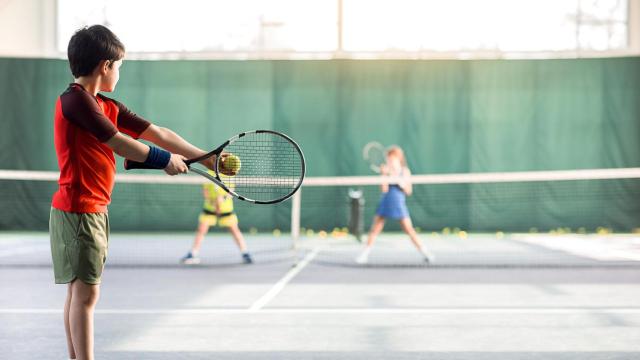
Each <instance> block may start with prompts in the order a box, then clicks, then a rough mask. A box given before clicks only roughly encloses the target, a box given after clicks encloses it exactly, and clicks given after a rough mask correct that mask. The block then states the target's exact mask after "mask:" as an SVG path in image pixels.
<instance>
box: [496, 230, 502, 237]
mask: <svg viewBox="0 0 640 360" xmlns="http://www.w3.org/2000/svg"><path fill="white" fill-rule="evenodd" d="M503 237H504V233H503V232H502V231H496V238H498V239H502V238H503Z"/></svg>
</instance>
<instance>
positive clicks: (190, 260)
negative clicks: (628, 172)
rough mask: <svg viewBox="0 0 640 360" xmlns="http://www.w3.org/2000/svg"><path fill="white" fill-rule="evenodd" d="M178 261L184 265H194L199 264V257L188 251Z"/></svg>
mask: <svg viewBox="0 0 640 360" xmlns="http://www.w3.org/2000/svg"><path fill="white" fill-rule="evenodd" d="M180 262H181V263H183V264H185V265H196V264H200V258H199V257H197V256H194V255H193V253H192V252H191V251H189V252H188V253H187V255H185V256H184V257H183V258H182V259H180Z"/></svg>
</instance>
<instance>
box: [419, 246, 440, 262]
mask: <svg viewBox="0 0 640 360" xmlns="http://www.w3.org/2000/svg"><path fill="white" fill-rule="evenodd" d="M420 252H421V253H422V256H423V257H424V261H425V262H426V263H429V264H431V263H433V261H434V260H435V259H436V257H435V255H433V254H432V253H431V252H429V250H427V249H422V251H420Z"/></svg>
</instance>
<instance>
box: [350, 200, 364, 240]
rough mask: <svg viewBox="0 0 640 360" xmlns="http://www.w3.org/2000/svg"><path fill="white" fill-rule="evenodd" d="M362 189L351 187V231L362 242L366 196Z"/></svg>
mask: <svg viewBox="0 0 640 360" xmlns="http://www.w3.org/2000/svg"><path fill="white" fill-rule="evenodd" d="M362 194H363V193H362V190H354V189H349V233H350V234H352V235H353V236H355V237H356V239H358V241H360V242H362V234H364V197H363V196H362Z"/></svg>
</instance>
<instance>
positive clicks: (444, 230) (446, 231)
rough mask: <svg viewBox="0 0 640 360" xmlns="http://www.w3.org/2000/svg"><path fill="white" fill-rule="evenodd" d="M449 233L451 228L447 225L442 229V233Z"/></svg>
mask: <svg viewBox="0 0 640 360" xmlns="http://www.w3.org/2000/svg"><path fill="white" fill-rule="evenodd" d="M449 233H451V229H449V228H448V227H446V228H444V229H442V235H449Z"/></svg>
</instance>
